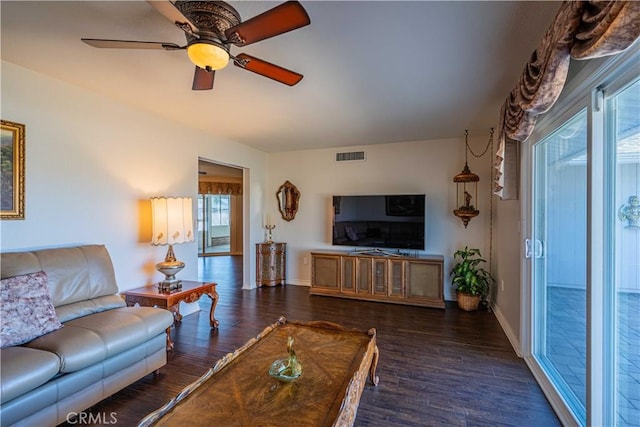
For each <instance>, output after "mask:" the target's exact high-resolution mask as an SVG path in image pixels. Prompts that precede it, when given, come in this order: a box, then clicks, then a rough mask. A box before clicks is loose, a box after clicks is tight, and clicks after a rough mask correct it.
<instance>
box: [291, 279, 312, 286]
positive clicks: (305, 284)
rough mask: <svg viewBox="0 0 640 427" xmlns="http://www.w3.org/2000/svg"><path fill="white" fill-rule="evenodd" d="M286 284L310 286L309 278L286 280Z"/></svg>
mask: <svg viewBox="0 0 640 427" xmlns="http://www.w3.org/2000/svg"><path fill="white" fill-rule="evenodd" d="M287 285H294V286H305V287H307V288H310V287H311V280H287Z"/></svg>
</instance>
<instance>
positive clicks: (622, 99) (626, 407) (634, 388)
mask: <svg viewBox="0 0 640 427" xmlns="http://www.w3.org/2000/svg"><path fill="white" fill-rule="evenodd" d="M606 124H607V129H606V131H607V137H608V138H607V139H608V140H610V141H611V148H612V149H611V150H610V152H609V154H610V156H609V159H608V162H607V163H608V164H609V165H610V167H609V168H608V170H609V176H608V178H609V180H610V181H611V185H610V194H611V196H612V199H613V204H612V205H611V208H612V212H611V214H610V215H609V218H610V224H608V225H609V230H610V234H609V235H610V239H611V242H610V243H609V246H610V247H611V248H612V249H613V251H612V254H611V255H612V258H611V270H610V283H611V287H610V288H611V292H612V295H611V301H612V304H613V307H612V314H613V319H612V322H611V325H610V328H611V330H612V335H613V341H614V343H615V345H614V348H615V353H614V354H613V360H614V362H613V364H614V369H613V371H614V372H615V374H614V375H615V390H616V393H615V396H614V397H615V413H616V422H617V424H618V425H636V426H637V425H640V200H639V197H640V80H636V81H635V82H633V83H632V84H630V85H629V86H626V87H623V88H621V90H620V91H619V92H618V93H616V94H615V95H614V96H612V97H610V98H609V99H608V101H607V115H606Z"/></svg>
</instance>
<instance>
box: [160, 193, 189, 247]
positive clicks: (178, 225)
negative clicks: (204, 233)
mask: <svg viewBox="0 0 640 427" xmlns="http://www.w3.org/2000/svg"><path fill="white" fill-rule="evenodd" d="M151 217H152V225H151V227H152V236H153V237H152V240H151V244H152V245H173V244H175V243H186V242H193V240H194V235H193V209H192V200H191V197H176V198H173V197H152V198H151Z"/></svg>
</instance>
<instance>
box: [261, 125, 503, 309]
mask: <svg viewBox="0 0 640 427" xmlns="http://www.w3.org/2000/svg"><path fill="white" fill-rule="evenodd" d="M460 133H461V134H462V133H463V130H461V132H460ZM487 141H488V135H481V136H478V137H474V138H471V137H470V139H469V143H470V145H471V146H472V148H473V149H474V151H476V152H481V151H482V149H484V147H485V146H486V144H487ZM356 150H365V151H366V161H365V162H341V163H336V162H335V153H336V152H337V151H356ZM490 159H491V157H490V156H488V155H485V156H484V157H483V158H481V159H475V158H473V157H472V156H471V155H469V167H470V168H471V170H472V171H473V172H475V173H476V174H478V175H479V176H480V185H479V190H478V197H479V198H480V201H479V202H476V201H474V204H476V207H478V208H479V210H480V215H479V216H478V217H476V218H474V219H473V220H472V221H471V222H470V223H469V226H468V228H467V229H465V228H464V226H463V225H462V222H461V221H460V220H459V219H458V218H456V217H455V216H454V215H453V210H454V209H455V204H456V200H455V199H456V187H455V184H454V183H453V176H454V175H456V174H457V173H459V172H460V171H461V170H462V167H463V166H464V138H463V137H461V138H456V139H442V140H430V141H420V142H406V143H392V144H382V145H369V146H360V147H348V148H341V149H340V150H337V149H323V150H305V151H291V152H283V153H275V154H271V155H270V156H269V168H268V170H269V172H268V190H267V191H268V193H270V194H271V196H270V197H269V198H268V203H269V207H268V208H269V212H270V213H271V218H277V220H276V221H275V224H276V229H275V230H274V233H273V236H274V240H276V241H282V242H286V243H287V247H288V253H287V263H288V265H287V282H288V283H295V284H300V285H309V283H310V277H311V270H310V267H311V266H310V255H309V253H310V252H311V251H313V250H317V249H335V250H343V251H344V250H345V249H348V248H344V247H337V246H335V247H334V246H331V196H332V195H334V194H341V195H345V194H421V193H424V194H426V199H427V200H426V205H427V208H426V217H427V218H426V222H427V226H426V250H425V251H424V252H423V253H428V254H440V255H444V256H445V284H444V289H445V298H446V299H455V293H453V292H451V286H450V280H449V277H448V275H449V270H450V268H451V258H452V254H453V252H454V251H455V250H456V249H458V248H461V247H464V246H465V245H468V246H469V247H476V248H480V249H481V251H482V253H483V255H485V256H486V257H487V258H488V256H489V253H488V247H489V244H488V242H489V229H490V227H489V188H490V186H489V173H490V165H491V160H490ZM286 180H289V181H291V182H292V183H293V184H294V185H295V186H296V187H297V188H298V190H300V193H301V196H300V204H299V210H298V213H297V215H296V218H295V219H294V220H293V221H291V222H286V221H284V220H282V219H281V218H280V215H279V213H278V208H277V204H276V197H275V193H276V191H277V189H278V187H279V186H280V185H282V183H284V182H285V181H286Z"/></svg>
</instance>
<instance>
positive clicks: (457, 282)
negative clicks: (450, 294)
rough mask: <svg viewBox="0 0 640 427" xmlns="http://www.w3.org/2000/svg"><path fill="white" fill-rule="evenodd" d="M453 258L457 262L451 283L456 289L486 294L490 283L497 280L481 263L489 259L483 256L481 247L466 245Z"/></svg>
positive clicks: (452, 272) (466, 292)
mask: <svg viewBox="0 0 640 427" xmlns="http://www.w3.org/2000/svg"><path fill="white" fill-rule="evenodd" d="M453 259H454V260H455V261H456V262H457V264H456V265H455V266H454V267H453V268H452V269H451V273H450V274H449V275H450V276H453V279H452V280H451V284H452V285H453V287H454V288H455V289H456V291H458V292H461V293H464V294H469V295H480V296H482V297H484V296H486V295H487V292H488V291H489V285H490V283H491V282H495V279H494V278H493V276H492V275H491V273H490V272H488V271H487V270H485V269H484V268H482V266H481V264H482V263H485V262H487V261H486V260H485V259H484V258H482V255H481V254H480V249H469V248H468V247H466V246H465V247H464V249H460V250H457V251H456V252H455V253H454V254H453Z"/></svg>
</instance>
